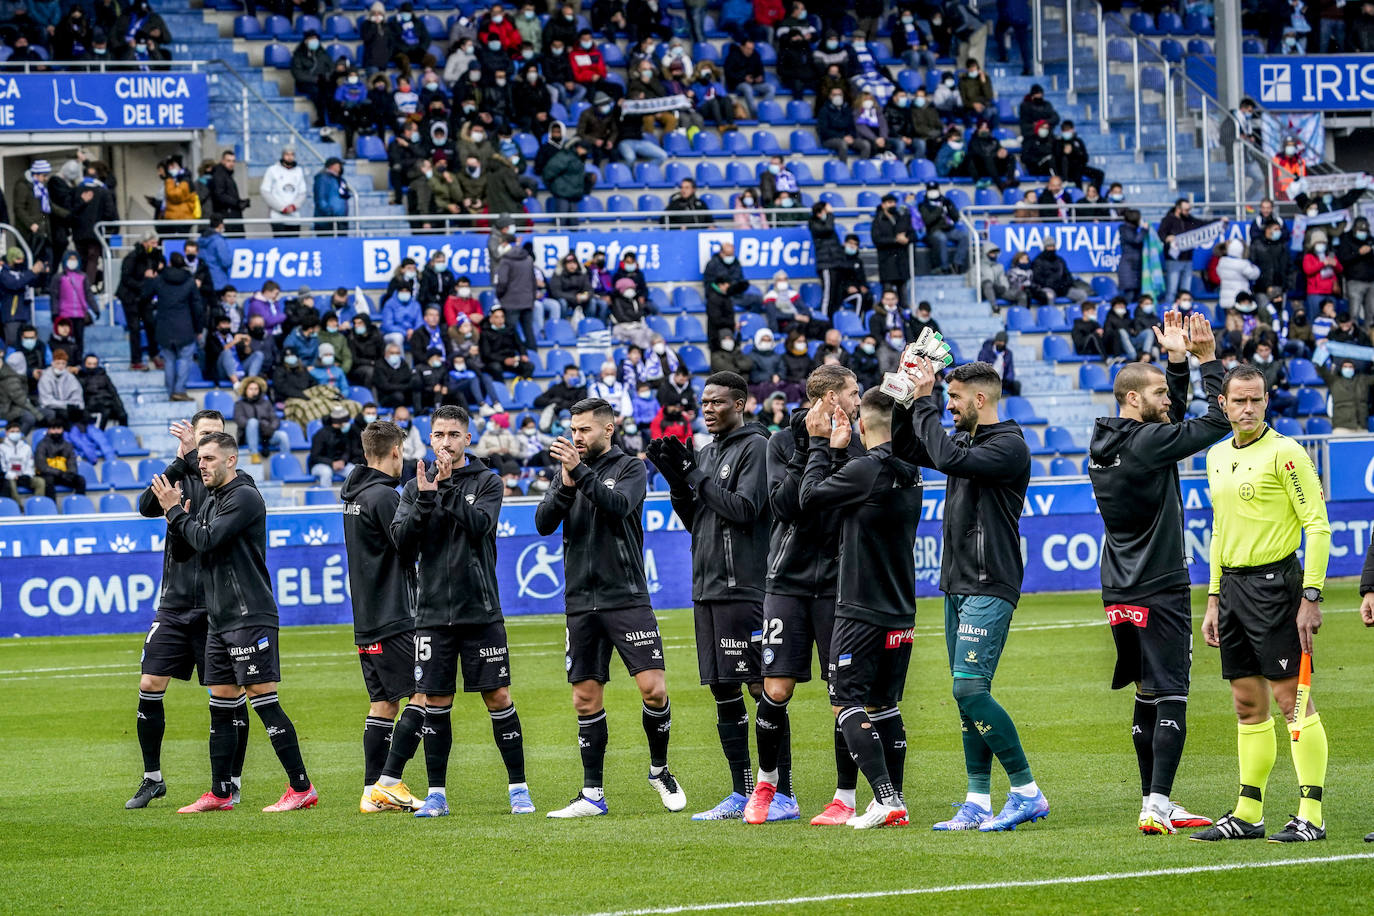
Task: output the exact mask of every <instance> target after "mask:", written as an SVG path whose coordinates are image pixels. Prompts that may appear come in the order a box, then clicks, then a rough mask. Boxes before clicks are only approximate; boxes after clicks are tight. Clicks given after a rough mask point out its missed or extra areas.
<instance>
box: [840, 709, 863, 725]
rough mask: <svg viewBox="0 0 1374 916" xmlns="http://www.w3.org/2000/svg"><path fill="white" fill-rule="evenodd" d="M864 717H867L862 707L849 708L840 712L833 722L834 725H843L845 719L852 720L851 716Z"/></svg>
mask: <svg viewBox="0 0 1374 916" xmlns="http://www.w3.org/2000/svg"><path fill="white" fill-rule="evenodd" d="M866 715H868V713H866V712H865V711H864V708H863V707H862V706H850V707H849V708H848V709H842V710H840V714H839V715H838V716H836V717H835V721H836V723H838V724H840V725H843V724H844V720H845V719H849V718H852V717H853V716H866Z"/></svg>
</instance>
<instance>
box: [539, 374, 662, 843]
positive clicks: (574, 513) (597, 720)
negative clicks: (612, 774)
mask: <svg viewBox="0 0 1374 916" xmlns="http://www.w3.org/2000/svg"><path fill="white" fill-rule="evenodd" d="M615 418H616V414H615V409H614V408H613V407H611V405H610V404H609V403H608V402H606V401H604V400H602V399H601V398H586V399H583V400H581V401H578V402H577V403H576V404H574V405H573V406H572V418H571V420H570V421H569V423H568V429H569V431H570V432H571V434H572V441H571V442H569V441H568V440H567V439H566V438H564V437H562V436H559V437H558V438H557V439H555V440H554V442H553V444H552V445H550V446H549V454H550V455H551V456H552V457H553V458H554V459H555V460H556V461H558V463H559V464H561V465H562V470H561V471H560V473H559V474H558V475H557V476H556V477H555V478H554V480H553V481H552V483H551V485H550V486H549V489H548V490H547V491H546V492H545V493H544V498H543V499H542V500H540V502H539V508H538V509H537V510H535V513H534V526H535V528H536V529H537V530H538V531H539V533H540V534H542V535H546V536H547V535H550V534H553V533H554V532H555V531H557V530H558V526H559V525H562V526H563V567H564V569H565V570H566V571H567V584H566V587H565V588H564V590H563V601H564V609H565V610H566V612H567V617H568V619H567V642H566V645H567V658H566V659H565V661H566V666H567V670H568V683H569V684H571V685H572V695H573V708H574V709H575V710H576V711H577V744H578V746H579V747H580V748H581V750H582V791H581V792H579V793H578V794H577V795H576V796H575V797H574V798H573V800H572V802H571V803H570V804H569V805H567V806H566V807H564V808H560V809H559V810H557V811H550V812H549V817H556V818H572V817H595V816H597V815H601V814H605V813H606V810H607V809H606V793H605V789H604V779H603V770H604V765H605V759H606V745H607V743H608V740H609V738H608V731H607V727H606V708H605V692H606V682H607V681H608V680H610V677H611V667H610V666H611V650H612V649H615V651H616V652H618V653H619V654H620V659H621V661H623V662H624V663H625V669H626V670H627V671H629V673H630V677H632V678H634V679H635V686H637V687H638V688H639V694H640V697H641V698H642V699H643V701H644V704H643V709H642V711H641V721H642V722H643V725H644V735H645V737H646V738H647V739H648V741H649V785H651V786H653V787H654V789H655V790H657V792H658V794H659V796H660V797H662V799H663V806H664V807H665V808H667V809H668V810H669V811H681V810H682V809H683V808H685V807H686V806H687V795H686V793H684V792H683V791H682V786H681V785H680V784H679V783H678V781H677V779H676V778H674V776H673V774H672V773H671V772H669V770H668V737H669V734H670V731H671V728H672V724H673V720H672V707H671V706H670V705H669V703H668V688H667V686H666V682H665V680H664V664H663V663H664V659H663V639H662V637H661V636H659V632H658V619H657V618H656V617H654V609H653V607H652V606H651V605H650V603H649V585H648V582H647V581H646V579H645V576H644V530H643V527H642V525H641V516H642V514H643V509H644V491H645V487H646V485H647V483H646V482H647V476H648V475H647V473H646V471H645V468H644V462H643V461H641V460H640V459H638V458H636V457H635V456H634V455H627V454H625V452H623V451H621V450H620V448H619V447H618V446H616V445H613V444H612V441H611V440H612V437H613V436H614V434H615Z"/></svg>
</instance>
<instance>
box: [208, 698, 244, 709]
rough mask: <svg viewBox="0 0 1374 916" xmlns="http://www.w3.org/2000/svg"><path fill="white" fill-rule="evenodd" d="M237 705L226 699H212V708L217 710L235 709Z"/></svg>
mask: <svg viewBox="0 0 1374 916" xmlns="http://www.w3.org/2000/svg"><path fill="white" fill-rule="evenodd" d="M237 705H238V704H236V703H235V702H234V701H233V700H227V699H225V698H224V697H211V698H210V706H211V707H213V708H215V709H234V708H235V707H236V706H237Z"/></svg>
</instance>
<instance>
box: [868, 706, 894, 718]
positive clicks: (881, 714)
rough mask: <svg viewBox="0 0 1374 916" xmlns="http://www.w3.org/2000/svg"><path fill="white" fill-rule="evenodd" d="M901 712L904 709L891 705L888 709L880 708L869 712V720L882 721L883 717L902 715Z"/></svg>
mask: <svg viewBox="0 0 1374 916" xmlns="http://www.w3.org/2000/svg"><path fill="white" fill-rule="evenodd" d="M901 714H902V711H901V710H900V709H898V708H897V707H896V706H891V707H888V708H887V709H883V710H879V711H878V712H871V713H869V714H868V720H869V721H870V722H881V721H882V720H883V719H891V718H892V717H893V716H900V715H901Z"/></svg>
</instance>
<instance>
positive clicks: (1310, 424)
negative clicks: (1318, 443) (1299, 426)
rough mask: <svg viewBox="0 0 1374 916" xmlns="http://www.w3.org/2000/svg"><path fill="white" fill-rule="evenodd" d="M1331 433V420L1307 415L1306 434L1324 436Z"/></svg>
mask: <svg viewBox="0 0 1374 916" xmlns="http://www.w3.org/2000/svg"><path fill="white" fill-rule="evenodd" d="M1330 433H1331V421H1330V420H1328V419H1327V418H1326V417H1308V418H1307V434H1308V435H1309V436H1325V435H1329V434H1330Z"/></svg>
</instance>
